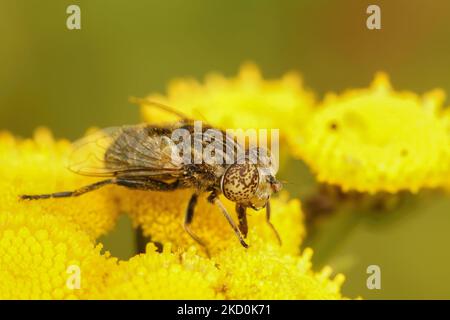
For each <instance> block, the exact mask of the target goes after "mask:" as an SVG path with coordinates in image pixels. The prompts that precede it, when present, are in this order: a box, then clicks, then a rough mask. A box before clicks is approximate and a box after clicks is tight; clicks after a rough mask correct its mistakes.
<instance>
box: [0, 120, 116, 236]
mask: <svg viewBox="0 0 450 320" xmlns="http://www.w3.org/2000/svg"><path fill="white" fill-rule="evenodd" d="M71 150H72V147H71V144H70V142H69V141H67V140H58V141H55V140H54V138H53V137H52V134H51V133H50V131H49V130H47V129H44V128H41V129H38V130H36V132H35V134H34V138H33V139H18V138H15V137H13V136H12V135H11V134H9V133H7V132H0V189H1V190H2V192H1V193H0V213H3V212H16V211H20V210H26V211H29V210H30V211H32V210H37V209H39V210H41V211H42V212H44V213H49V214H53V215H57V216H58V217H63V218H66V219H67V220H68V221H71V222H75V223H77V224H78V225H80V226H81V227H82V228H83V229H84V230H85V231H86V232H87V233H88V234H89V235H90V236H91V237H92V238H96V237H98V236H100V235H102V234H105V233H106V232H107V231H109V230H111V229H112V227H113V226H114V223H115V221H116V218H117V216H118V213H119V211H118V210H117V206H116V205H115V204H114V199H112V198H111V197H110V196H109V192H108V187H107V188H105V189H102V190H98V191H97V192H91V193H89V194H86V195H84V196H83V199H82V200H81V201H80V199H77V198H64V199H46V200H44V201H18V197H19V195H21V194H39V193H49V192H57V191H65V190H73V189H75V188H79V187H81V186H84V185H86V184H89V183H92V182H93V181H95V180H93V179H92V178H89V177H83V176H80V175H76V174H73V173H72V172H70V171H69V170H68V169H67V168H66V161H67V157H68V155H69V154H70V152H71Z"/></svg>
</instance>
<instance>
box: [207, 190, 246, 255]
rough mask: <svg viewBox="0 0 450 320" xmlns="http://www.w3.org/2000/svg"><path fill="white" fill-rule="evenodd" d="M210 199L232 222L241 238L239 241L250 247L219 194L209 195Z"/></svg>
mask: <svg viewBox="0 0 450 320" xmlns="http://www.w3.org/2000/svg"><path fill="white" fill-rule="evenodd" d="M208 201H209V202H211V203H213V204H215V205H217V206H218V207H219V209H220V211H221V212H222V214H223V215H224V216H225V218H226V219H227V221H228V223H229V224H230V226H231V228H233V231H234V233H235V234H236V236H237V237H238V239H239V242H240V243H241V245H242V246H243V247H244V248H248V244H247V243H246V242H245V240H244V237H243V236H242V233H241V231H239V228H238V227H237V225H236V223H235V222H234V221H233V218H231V216H230V214H229V213H228V211H227V209H226V208H225V207H224V205H223V204H222V202H221V201H220V200H219V198H218V197H217V195H216V194H215V193H211V194H210V195H209V197H208Z"/></svg>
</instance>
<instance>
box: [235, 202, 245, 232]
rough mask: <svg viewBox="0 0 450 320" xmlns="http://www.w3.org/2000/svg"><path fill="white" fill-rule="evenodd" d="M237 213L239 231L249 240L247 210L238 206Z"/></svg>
mask: <svg viewBox="0 0 450 320" xmlns="http://www.w3.org/2000/svg"><path fill="white" fill-rule="evenodd" d="M236 213H237V215H238V219H239V230H241V232H242V234H243V235H244V238H247V234H248V223H247V208H246V207H244V206H243V205H240V204H236Z"/></svg>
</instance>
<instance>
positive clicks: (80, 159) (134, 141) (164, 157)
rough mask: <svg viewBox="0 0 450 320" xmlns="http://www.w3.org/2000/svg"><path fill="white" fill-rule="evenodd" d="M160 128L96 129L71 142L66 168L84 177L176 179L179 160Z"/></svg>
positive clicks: (180, 171) (179, 172)
mask: <svg viewBox="0 0 450 320" xmlns="http://www.w3.org/2000/svg"><path fill="white" fill-rule="evenodd" d="M174 148H176V146H175V145H174V143H173V142H172V140H170V138H169V137H168V136H166V135H164V134H162V133H161V129H159V130H157V129H156V128H153V127H150V126H148V125H136V126H123V127H112V128H106V129H103V130H99V131H97V132H95V133H93V134H91V135H88V136H86V137H85V138H83V139H81V140H79V141H77V142H75V144H74V151H73V152H72V154H71V156H70V158H69V166H68V167H69V169H70V170H71V171H73V172H75V173H78V174H81V175H87V176H97V177H109V176H136V177H138V176H141V177H146V176H153V177H156V176H159V177H178V176H180V175H181V174H182V171H183V170H182V161H181V159H180V158H178V157H177V154H176V153H174V152H173V151H174V150H176V149H174Z"/></svg>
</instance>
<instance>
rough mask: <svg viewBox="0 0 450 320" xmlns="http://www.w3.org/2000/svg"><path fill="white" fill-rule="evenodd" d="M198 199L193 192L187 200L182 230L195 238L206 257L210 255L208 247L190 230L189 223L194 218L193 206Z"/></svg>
mask: <svg viewBox="0 0 450 320" xmlns="http://www.w3.org/2000/svg"><path fill="white" fill-rule="evenodd" d="M197 200H198V194H196V193H194V194H193V195H192V196H191V199H190V200H189V203H188V207H187V209H186V215H185V216H184V223H183V228H184V230H185V231H186V232H187V233H188V234H189V235H190V236H191V238H192V239H194V240H195V242H197V243H198V244H199V245H201V246H202V247H203V248H204V249H205V252H206V255H207V256H208V257H211V256H210V254H209V250H208V247H207V246H206V244H205V242H204V241H203V240H202V239H200V238H199V237H198V236H197V235H196V234H195V233H194V232H193V231H192V230H191V223H192V219H193V218H194V212H195V206H196V205H197Z"/></svg>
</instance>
